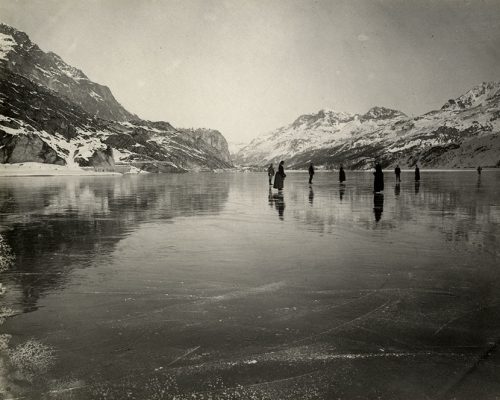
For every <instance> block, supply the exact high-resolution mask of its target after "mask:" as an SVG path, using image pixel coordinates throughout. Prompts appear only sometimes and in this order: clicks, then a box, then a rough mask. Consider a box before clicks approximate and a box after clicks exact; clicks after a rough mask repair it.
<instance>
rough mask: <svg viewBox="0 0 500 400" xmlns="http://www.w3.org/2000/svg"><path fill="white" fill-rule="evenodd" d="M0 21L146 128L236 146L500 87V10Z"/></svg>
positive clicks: (57, 8) (251, 6)
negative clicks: (316, 122)
mask: <svg viewBox="0 0 500 400" xmlns="http://www.w3.org/2000/svg"><path fill="white" fill-rule="evenodd" d="M0 20H1V21H3V22H5V23H7V24H9V25H12V26H14V27H16V28H17V29H20V30H22V31H25V32H26V33H28V35H29V36H30V37H31V39H32V40H33V41H34V42H36V43H37V44H38V45H39V46H40V47H41V48H42V49H43V50H45V51H54V52H55V53H57V54H59V55H60V56H61V57H62V58H63V59H64V60H65V61H66V62H68V63H69V64H71V65H73V66H76V67H78V68H80V69H81V70H83V72H84V73H85V74H87V76H89V78H91V79H92V80H94V81H96V82H98V83H101V84H104V85H107V86H109V87H110V88H111V90H112V92H113V93H114V95H115V97H116V98H117V99H118V101H119V102H121V103H122V104H123V105H124V106H125V107H126V108H127V109H128V110H130V111H131V112H134V113H136V114H137V115H139V116H140V117H141V118H144V119H150V120H166V121H169V122H171V123H172V124H173V125H174V126H177V127H209V128H214V129H219V130H220V131H221V132H222V133H223V134H224V135H225V136H226V138H227V139H228V140H230V141H233V142H234V141H243V142H246V141H249V140H250V139H252V138H253V137H255V136H257V135H259V134H261V133H265V132H267V131H270V130H273V129H275V128H277V127H279V126H282V125H285V124H288V123H290V122H292V121H293V120H294V119H295V118H296V117H298V116H299V115H301V114H305V113H310V112H316V111H318V110H320V109H322V108H328V109H334V110H336V111H347V112H357V113H364V112H366V111H367V110H368V109H369V108H370V107H372V106H375V105H380V106H386V107H391V108H396V109H399V110H401V111H403V112H405V113H407V114H409V115H417V114H420V113H423V112H427V111H429V110H431V109H436V108H439V107H441V105H442V104H443V103H444V102H445V101H446V100H448V99H449V98H451V97H457V96H458V95H460V94H462V93H463V92H464V91H466V90H468V89H469V88H470V87H472V86H474V85H476V84H479V83H481V82H483V81H490V80H500V0H497V1H481V0H471V1H459V0H456V1H448V0H439V1H438V0H433V1H426V0H418V1H417V0H406V1H403V0H401V1H395V0H378V1H377V0H366V1H362V0H359V1H356V0H345V1H343V0H318V1H312V0H310V1H306V0H301V1H295V0H239V1H236V0H156V1H155V0H87V1H77V0H0Z"/></svg>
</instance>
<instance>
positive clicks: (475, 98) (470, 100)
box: [441, 81, 500, 111]
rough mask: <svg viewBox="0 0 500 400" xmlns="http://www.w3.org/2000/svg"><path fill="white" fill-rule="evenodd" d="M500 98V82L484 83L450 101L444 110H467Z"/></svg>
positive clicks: (444, 106)
mask: <svg viewBox="0 0 500 400" xmlns="http://www.w3.org/2000/svg"><path fill="white" fill-rule="evenodd" d="M499 97H500V81H490V82H482V83H481V84H479V85H477V86H474V87H473V88H472V89H470V90H468V91H467V92H466V93H464V94H463V95H461V96H459V97H457V98H456V99H450V100H448V101H447V102H446V103H445V104H444V105H443V107H441V109H442V110H452V111H458V110H465V109H468V108H473V107H478V106H481V105H484V104H486V103H487V102H489V101H490V100H492V99H494V98H499Z"/></svg>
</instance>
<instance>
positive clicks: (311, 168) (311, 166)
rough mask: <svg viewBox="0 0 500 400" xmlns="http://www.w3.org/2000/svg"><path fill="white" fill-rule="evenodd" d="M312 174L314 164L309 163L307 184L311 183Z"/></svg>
mask: <svg viewBox="0 0 500 400" xmlns="http://www.w3.org/2000/svg"><path fill="white" fill-rule="evenodd" d="M313 176H314V166H313V163H311V164H310V165H309V184H311V183H313Z"/></svg>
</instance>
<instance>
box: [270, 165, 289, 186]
mask: <svg viewBox="0 0 500 400" xmlns="http://www.w3.org/2000/svg"><path fill="white" fill-rule="evenodd" d="M284 164H285V162H284V161H280V164H279V166H278V172H277V173H276V175H275V177H274V186H273V187H274V188H275V189H278V190H283V185H284V183H285V178H286V174H285V167H284Z"/></svg>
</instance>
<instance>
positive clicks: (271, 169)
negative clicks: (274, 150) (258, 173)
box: [267, 164, 274, 185]
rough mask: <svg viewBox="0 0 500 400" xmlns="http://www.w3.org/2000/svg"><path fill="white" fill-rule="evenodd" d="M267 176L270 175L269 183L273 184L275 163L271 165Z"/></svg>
mask: <svg viewBox="0 0 500 400" xmlns="http://www.w3.org/2000/svg"><path fill="white" fill-rule="evenodd" d="M267 176H268V177H269V185H272V179H273V176H274V167H273V164H270V165H269V168H268V169H267Z"/></svg>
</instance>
